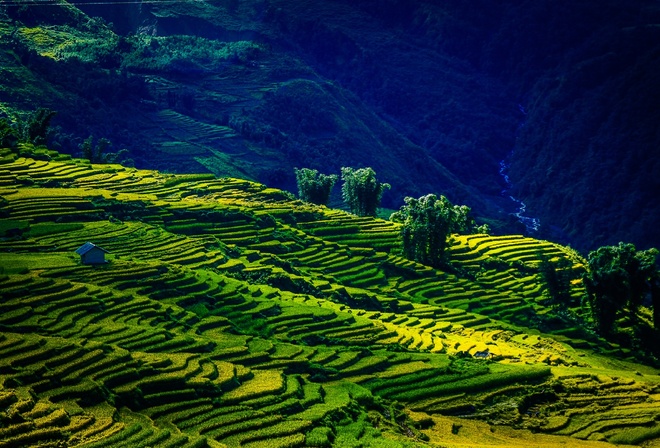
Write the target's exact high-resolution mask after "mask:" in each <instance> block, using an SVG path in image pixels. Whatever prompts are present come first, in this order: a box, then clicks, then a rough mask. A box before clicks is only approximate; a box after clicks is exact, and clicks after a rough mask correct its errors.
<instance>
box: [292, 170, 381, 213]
mask: <svg viewBox="0 0 660 448" xmlns="http://www.w3.org/2000/svg"><path fill="white" fill-rule="evenodd" d="M295 173H296V182H297V184H298V196H299V197H300V199H302V200H303V201H307V202H312V203H314V204H319V205H327V203H328V201H329V199H330V193H331V192H332V187H334V185H335V183H336V182H337V180H338V176H337V175H336V174H330V175H326V174H320V173H319V172H318V171H317V170H312V169H309V168H302V169H298V168H296V169H295ZM341 179H342V181H343V185H342V188H341V193H342V199H343V200H344V202H345V203H346V205H347V206H348V208H349V210H350V211H351V213H354V214H356V215H358V216H376V212H377V211H378V207H379V206H380V202H381V200H382V198H383V193H384V192H385V190H387V189H388V188H390V184H387V183H382V182H379V181H378V179H377V178H376V172H375V171H374V170H373V169H372V168H370V167H367V168H359V169H354V168H348V167H343V168H342V169H341Z"/></svg>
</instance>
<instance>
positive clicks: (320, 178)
mask: <svg viewBox="0 0 660 448" xmlns="http://www.w3.org/2000/svg"><path fill="white" fill-rule="evenodd" d="M294 171H295V173H296V183H297V184H298V197H299V198H300V199H302V200H303V201H305V202H311V203H313V204H319V205H326V204H327V203H328V201H329V200H330V193H331V192H332V187H334V186H335V182H337V178H338V176H337V175H336V174H329V175H327V174H320V173H319V172H318V171H317V170H312V169H309V168H302V169H298V168H295V169H294Z"/></svg>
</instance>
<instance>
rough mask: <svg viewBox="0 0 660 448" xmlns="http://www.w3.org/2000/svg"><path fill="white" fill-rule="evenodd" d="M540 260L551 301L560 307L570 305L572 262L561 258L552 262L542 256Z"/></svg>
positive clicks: (541, 270)
mask: <svg viewBox="0 0 660 448" xmlns="http://www.w3.org/2000/svg"><path fill="white" fill-rule="evenodd" d="M539 259H540V260H541V264H540V266H539V270H540V272H541V277H542V278H543V281H544V283H545V287H546V291H547V294H548V296H549V299H550V301H551V302H552V303H554V304H558V305H569V304H570V302H571V301H572V297H571V278H572V276H571V267H572V264H571V262H570V260H569V259H567V258H559V259H558V260H557V261H550V260H549V259H548V258H547V257H544V256H543V255H542V254H539Z"/></svg>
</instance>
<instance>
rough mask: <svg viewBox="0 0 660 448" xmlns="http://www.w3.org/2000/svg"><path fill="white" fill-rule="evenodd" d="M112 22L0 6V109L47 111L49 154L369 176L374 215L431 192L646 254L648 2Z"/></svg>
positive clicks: (276, 3) (501, 216)
mask: <svg viewBox="0 0 660 448" xmlns="http://www.w3.org/2000/svg"><path fill="white" fill-rule="evenodd" d="M112 3H113V2H94V1H85V0H81V1H77V2H73V4H68V3H66V2H62V3H60V2H50V1H29V0H26V1H25V2H5V3H3V4H2V5H0V8H1V10H2V19H1V20H2V22H1V25H0V28H1V30H2V41H3V45H2V49H3V50H2V55H0V57H1V58H2V67H1V70H2V74H3V77H4V78H3V79H4V80H3V83H2V85H1V86H0V105H1V106H2V109H3V110H4V111H5V113H7V114H9V115H11V114H12V113H14V112H16V111H29V110H34V109H36V108H37V107H40V106H43V107H49V108H51V109H53V110H57V111H58V114H57V115H56V116H55V117H54V118H53V120H52V124H53V126H54V127H55V132H52V133H51V138H50V143H51V145H52V146H53V147H56V148H58V149H59V150H61V151H64V152H69V153H75V152H78V151H79V149H78V148H79V145H80V144H81V143H82V141H83V139H85V138H87V137H89V136H90V135H93V136H94V137H95V138H96V139H99V138H108V139H109V140H110V141H112V143H113V146H112V149H111V151H115V152H116V151H119V150H120V149H122V148H127V149H128V150H129V154H127V155H123V156H122V157H123V160H124V161H125V162H127V163H130V162H131V161H133V162H134V163H135V164H136V165H137V166H139V167H151V168H157V169H161V170H169V171H189V172H201V171H210V172H212V173H215V174H218V175H231V176H238V177H243V178H248V179H252V180H256V181H260V182H264V183H266V184H268V185H270V186H273V187H277V188H286V189H288V190H290V191H294V189H295V184H294V176H293V168H294V167H310V168H316V169H319V170H322V171H323V172H327V173H331V172H334V173H338V172H339V168H340V167H341V166H371V167H373V168H374V169H376V171H377V172H378V173H379V175H380V176H381V177H382V178H383V179H384V180H385V181H387V182H389V183H390V184H392V187H393V188H392V190H391V191H389V192H388V193H387V194H386V195H385V197H384V201H385V205H386V206H388V207H390V208H398V206H399V205H400V204H401V202H402V199H403V197H404V196H407V195H410V196H415V197H417V196H420V195H422V194H426V193H440V194H445V195H447V196H448V197H450V199H451V200H452V201H453V202H455V203H466V204H468V205H470V206H471V207H472V208H473V210H475V212H477V214H478V215H479V216H480V217H481V218H483V220H484V221H488V222H489V223H490V224H491V227H492V228H494V229H496V230H499V231H512V230H515V231H524V228H523V227H522V225H520V224H517V219H516V217H514V216H512V215H511V213H515V212H517V211H518V207H519V204H518V203H516V202H513V201H511V200H510V199H509V196H510V195H513V196H515V197H516V198H518V199H520V200H522V201H523V202H524V203H525V204H526V206H527V210H526V213H527V214H528V215H529V216H531V217H535V218H539V219H540V223H541V227H540V229H539V232H540V233H538V234H537V236H543V235H545V236H549V235H551V236H552V237H553V238H556V239H561V241H564V242H567V243H570V244H571V245H572V246H573V247H577V248H580V249H582V250H586V249H594V248H596V247H598V246H600V245H603V244H614V243H616V242H618V241H620V240H624V241H630V242H633V243H635V244H637V245H638V246H639V247H641V248H646V247H650V246H660V237H659V236H658V233H657V231H656V230H655V229H657V228H658V225H659V218H658V216H659V213H660V212H659V210H660V204H658V200H659V199H658V195H657V194H656V193H655V192H656V191H657V190H658V180H657V179H658V173H659V172H660V166H659V165H658V163H659V162H658V157H657V148H658V147H660V142H659V141H658V140H659V139H660V137H659V136H658V133H657V123H658V118H659V117H658V115H659V111H658V109H659V108H658V107H657V104H659V101H658V100H660V98H659V97H660V92H659V91H658V89H659V88H658V85H660V83H658V82H657V81H658V79H657V73H658V70H657V64H658V60H660V58H659V57H658V53H659V51H660V36H659V31H658V30H659V29H660V28H659V27H658V23H660V22H659V20H660V7H659V6H658V3H657V2H656V1H651V0H645V1H642V0H635V1H629V2H620V1H614V0H608V1H603V2H580V3H575V2H570V1H565V0H561V1H550V0H540V1H531V0H529V1H507V2H504V3H501V2H500V3H498V4H494V3H493V2H489V1H486V0H477V1H473V2H469V3H466V2H462V1H458V0H454V1H446V2H441V4H440V3H438V2H432V1H416V2H409V1H403V0H390V1H386V2H373V1H367V0H364V1H359V0H358V1H340V0H334V1H326V2H313V1H290V0H250V1H229V0H228V1H210V0H208V1H194V2H193V1H180V2H158V1H155V2H143V3H141V2H134V3H127V2H118V3H116V4H112ZM99 17H100V18H102V19H99ZM502 167H504V174H507V175H508V179H509V181H507V180H506V179H505V178H504V176H503V175H502V174H503V172H502ZM507 167H508V168H507ZM503 190H506V191H505V192H504V193H503Z"/></svg>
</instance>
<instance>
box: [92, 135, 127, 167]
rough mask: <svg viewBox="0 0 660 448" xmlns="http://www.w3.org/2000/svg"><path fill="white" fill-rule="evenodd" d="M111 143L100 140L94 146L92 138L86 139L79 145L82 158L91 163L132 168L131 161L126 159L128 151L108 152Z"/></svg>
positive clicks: (103, 139)
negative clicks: (117, 164) (115, 164)
mask: <svg viewBox="0 0 660 448" xmlns="http://www.w3.org/2000/svg"><path fill="white" fill-rule="evenodd" d="M111 146H112V142H111V141H110V140H108V139H107V138H100V139H98V141H97V142H96V145H94V137H92V136H91V135H90V136H89V137H87V138H86V139H85V140H84V141H83V142H82V144H81V145H80V151H81V152H82V156H83V158H85V159H87V160H89V161H90V162H92V163H121V164H122V165H125V166H133V164H134V163H133V160H132V159H130V158H128V150H126V149H122V150H121V151H118V152H108V148H110V147H111Z"/></svg>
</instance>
